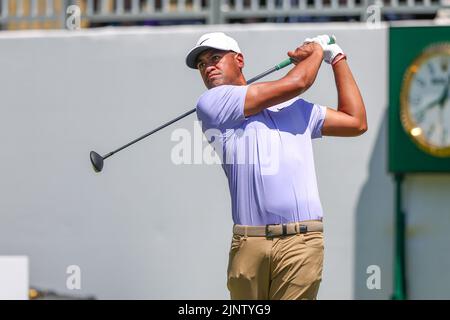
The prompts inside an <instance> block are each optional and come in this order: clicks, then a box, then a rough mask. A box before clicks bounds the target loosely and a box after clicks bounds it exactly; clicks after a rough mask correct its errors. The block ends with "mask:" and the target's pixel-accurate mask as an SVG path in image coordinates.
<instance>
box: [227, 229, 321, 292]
mask: <svg viewBox="0 0 450 320" xmlns="http://www.w3.org/2000/svg"><path fill="white" fill-rule="evenodd" d="M323 251H324V246H323V233H322V232H308V233H304V234H294V235H289V236H282V237H273V238H266V237H245V236H240V235H236V234H235V235H233V239H232V241H231V248H230V254H229V261H228V272H227V273H228V280H227V287H228V290H230V295H231V299H232V300H236V299H239V300H244V299H245V300H250V299H252V300H254V299H258V300H283V299H289V300H299V299H316V297H317V292H318V291H319V285H320V282H321V280H322V268H323Z"/></svg>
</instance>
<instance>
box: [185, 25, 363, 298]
mask: <svg viewBox="0 0 450 320" xmlns="http://www.w3.org/2000/svg"><path fill="white" fill-rule="evenodd" d="M328 43H329V37H328V36H326V35H321V36H317V37H314V38H310V39H306V40H305V41H304V42H303V44H301V45H300V46H299V47H297V48H296V49H295V50H293V51H289V52H288V53H287V54H288V56H289V57H290V58H292V59H293V63H294V67H293V68H292V69H291V70H290V71H289V72H288V73H287V74H286V75H285V76H284V77H282V78H281V79H279V80H276V81H268V82H260V83H253V84H251V85H248V84H247V82H246V80H245V78H244V75H243V74H242V70H243V68H244V56H243V54H242V52H241V50H240V49H239V45H238V43H237V42H236V41H235V40H234V39H233V38H231V37H229V36H227V35H226V34H224V33H221V32H214V33H208V34H205V35H203V36H202V37H201V38H200V39H199V40H198V42H197V44H196V46H195V47H194V48H193V49H192V50H191V51H190V52H189V53H188V55H187V57H186V64H187V65H188V67H190V68H193V69H198V70H199V71H200V75H201V77H202V79H203V82H204V84H205V86H206V87H207V88H208V90H207V91H206V92H205V93H203V94H202V95H201V96H200V98H199V100H198V102H197V109H196V111H197V117H198V119H199V120H200V121H201V125H202V130H203V132H204V133H205V135H206V137H207V138H208V141H209V142H210V143H211V145H212V146H213V147H214V149H215V151H216V152H217V154H218V155H219V156H220V157H221V161H222V168H223V170H224V172H225V174H226V176H227V178H228V184H229V190H230V195H231V207H232V216H233V223H234V224H233V237H232V240H231V248H230V252H229V261H228V271H227V286H228V289H229V291H230V295H231V299H264V300H267V299H316V297H317V293H318V290H319V285H320V282H321V279H322V267H323V251H324V245H323V226H322V217H323V211H322V206H321V202H320V198H319V192H318V188H317V181H316V174H315V167H314V159H313V149H312V143H311V140H312V139H315V138H321V137H322V136H342V137H353V136H359V135H361V134H363V133H364V132H365V131H366V130H367V120H366V111H365V107H364V102H363V99H362V97H361V94H360V92H359V89H358V86H357V84H356V82H355V80H354V78H353V76H352V73H351V71H350V68H349V66H348V64H347V61H346V55H345V54H344V52H343V51H342V49H341V48H340V47H339V46H338V45H337V44H328ZM323 60H324V61H325V62H326V63H328V64H330V65H331V68H332V70H333V73H334V78H335V81H336V89H337V93H338V101H337V102H338V103H337V104H338V105H337V110H335V109H333V108H329V107H325V106H322V105H319V104H315V103H311V102H308V101H306V100H304V99H302V98H300V97H299V95H301V94H302V93H303V92H305V91H306V90H308V88H309V87H310V86H311V85H312V84H313V83H314V80H315V79H316V76H317V73H318V71H319V68H320V66H321V64H322V61H323Z"/></svg>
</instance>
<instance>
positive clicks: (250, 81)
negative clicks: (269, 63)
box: [103, 59, 292, 159]
mask: <svg viewBox="0 0 450 320" xmlns="http://www.w3.org/2000/svg"><path fill="white" fill-rule="evenodd" d="M288 60H289V61H288ZM291 63H292V60H290V59H286V60H284V61H283V62H281V63H279V64H277V65H276V66H275V67H273V68H270V69H269V70H267V71H264V72H263V73H260V74H259V75H257V76H256V77H253V78H251V79H250V80H248V81H247V84H251V83H253V82H255V81H258V80H259V79H261V78H264V77H265V76H267V75H269V74H271V73H273V72H275V71H277V70H280V69H282V68H284V67H287V66H288V65H290V64H291ZM195 110H196V108H194V109H192V110H189V111H188V112H185V113H183V114H182V115H180V116H178V117H176V118H175V119H172V120H170V121H169V122H166V123H164V124H163V125H161V126H159V127H158V128H156V129H153V130H152V131H150V132H148V133H146V134H144V135H143V136H140V137H139V138H136V139H134V140H133V141H131V142H129V143H127V144H126V145H124V146H122V147H120V148H118V149H116V150H114V151H111V152H110V153H108V154H106V155H104V156H103V159H107V158H109V157H111V156H112V155H113V154H115V153H117V152H119V151H121V150H123V149H125V148H128V147H129V146H131V145H132V144H135V143H136V142H139V141H141V140H142V139H144V138H146V137H148V136H150V135H152V134H154V133H155V132H158V131H159V130H161V129H164V128H165V127H167V126H170V125H171V124H172V123H175V122H177V121H178V120H181V119H183V118H185V117H187V116H188V115H190V114H191V113H194V112H195Z"/></svg>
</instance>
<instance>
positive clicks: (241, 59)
mask: <svg viewBox="0 0 450 320" xmlns="http://www.w3.org/2000/svg"><path fill="white" fill-rule="evenodd" d="M235 59H236V61H237V62H238V66H239V69H241V70H242V69H243V68H244V65H245V63H244V55H243V54H242V53H236V55H235Z"/></svg>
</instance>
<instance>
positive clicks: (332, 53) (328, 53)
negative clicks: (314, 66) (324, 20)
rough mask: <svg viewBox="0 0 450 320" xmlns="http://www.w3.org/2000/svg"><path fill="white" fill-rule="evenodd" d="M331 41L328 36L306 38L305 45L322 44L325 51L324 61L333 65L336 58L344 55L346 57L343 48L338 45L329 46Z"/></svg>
mask: <svg viewBox="0 0 450 320" xmlns="http://www.w3.org/2000/svg"><path fill="white" fill-rule="evenodd" d="M329 41H330V37H329V36H328V35H326V34H323V35H320V36H317V37H314V38H306V39H305V41H304V42H303V43H308V42H315V43H318V44H320V46H321V47H322V49H323V60H325V62H326V63H328V64H332V63H333V60H334V58H336V57H337V56H338V55H340V54H342V55H344V56H345V54H344V51H342V49H341V47H339V46H338V45H337V44H336V43H333V44H328V42H329Z"/></svg>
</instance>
